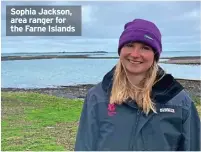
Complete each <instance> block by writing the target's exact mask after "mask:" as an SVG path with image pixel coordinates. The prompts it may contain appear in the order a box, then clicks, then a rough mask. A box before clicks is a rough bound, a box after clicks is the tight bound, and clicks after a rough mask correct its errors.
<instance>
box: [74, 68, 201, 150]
mask: <svg viewBox="0 0 201 152" xmlns="http://www.w3.org/2000/svg"><path fill="white" fill-rule="evenodd" d="M114 70H115V67H114V68H113V69H112V70H111V71H110V72H108V73H107V74H106V75H105V76H104V78H103V80H102V82H100V83H99V84H97V85H96V86H95V87H93V88H91V89H90V90H89V91H88V93H87V95H86V98H85V101H84V104H83V109H82V113H81V117H80V122H79V128H78V132H77V137H76V143H75V151H89V150H90V151H113V150H114V151H137V150H139V151H142V150H146V151H149V150H154V151H164V150H165V151H172V150H174V151H176V150H180V151H186V150H188V151H191V150H193V151H197V150H200V119H199V115H198V112H197V110H196V108H195V104H194V102H193V101H192V99H191V98H190V97H189V96H188V94H187V93H186V92H185V91H184V88H183V87H182V85H180V84H179V83H178V82H177V81H176V80H175V79H174V78H173V76H172V75H170V74H166V75H165V76H164V77H163V78H162V79H161V80H160V81H158V82H157V83H156V84H155V85H154V86H153V88H152V94H151V97H152V99H154V100H153V101H154V103H155V106H156V110H157V113H154V112H151V113H149V114H148V115H145V114H144V113H143V111H142V110H141V109H140V108H138V106H137V104H136V103H135V101H133V102H129V99H128V101H126V102H125V103H123V104H122V105H111V104H109V96H110V93H111V88H112V82H113V81H112V80H113V74H114ZM161 71H162V72H163V70H162V69H161V68H160V73H161ZM160 76H161V75H160V74H158V78H159V77H160Z"/></svg>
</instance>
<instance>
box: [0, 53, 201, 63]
mask: <svg viewBox="0 0 201 152" xmlns="http://www.w3.org/2000/svg"><path fill="white" fill-rule="evenodd" d="M55 58H60V59H86V58H87V59H118V58H119V57H91V56H89V55H38V56H2V57H1V61H9V60H35V59H55ZM161 59H167V60H166V61H159V63H167V64H193V65H200V64H201V57H200V56H189V57H164V58H161Z"/></svg>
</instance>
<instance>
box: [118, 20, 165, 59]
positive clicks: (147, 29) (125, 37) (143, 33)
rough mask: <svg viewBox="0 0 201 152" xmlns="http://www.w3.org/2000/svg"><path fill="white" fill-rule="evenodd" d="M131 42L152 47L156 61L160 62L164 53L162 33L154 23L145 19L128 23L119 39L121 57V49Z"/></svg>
mask: <svg viewBox="0 0 201 152" xmlns="http://www.w3.org/2000/svg"><path fill="white" fill-rule="evenodd" d="M130 42H143V43H145V44H147V45H149V46H151V47H152V48H153V50H154V53H155V60H156V61H158V60H159V57H160V54H161V52H162V44H161V33H160V31H159V29H158V27H157V26H156V25H155V24H154V23H152V22H150V21H147V20H143V19H135V20H133V21H132V22H128V23H126V24H125V26H124V31H123V32H122V34H121V36H120V38H119V47H118V54H119V55H120V51H121V48H122V47H123V46H124V45H125V44H127V43H130Z"/></svg>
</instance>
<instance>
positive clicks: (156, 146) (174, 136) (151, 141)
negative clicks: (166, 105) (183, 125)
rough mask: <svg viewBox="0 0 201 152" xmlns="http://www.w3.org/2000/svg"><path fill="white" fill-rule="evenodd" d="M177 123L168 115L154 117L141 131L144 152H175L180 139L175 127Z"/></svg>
mask: <svg viewBox="0 0 201 152" xmlns="http://www.w3.org/2000/svg"><path fill="white" fill-rule="evenodd" d="M172 119H173V120H172ZM177 121H178V120H177ZM177 123H179V122H176V121H175V123H174V118H171V117H170V116H169V117H168V115H165V114H160V113H159V114H157V115H154V116H153V117H152V119H151V120H149V121H148V122H147V123H146V124H145V125H144V127H143V128H142V130H141V135H142V139H143V143H144V147H145V150H154V151H172V150H176V149H177V147H178V142H179V138H180V131H179V130H178V128H177V127H175V125H177Z"/></svg>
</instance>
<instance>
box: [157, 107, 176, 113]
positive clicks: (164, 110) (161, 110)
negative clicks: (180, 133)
mask: <svg viewBox="0 0 201 152" xmlns="http://www.w3.org/2000/svg"><path fill="white" fill-rule="evenodd" d="M160 112H171V113H175V110H174V109H172V108H160Z"/></svg>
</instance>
